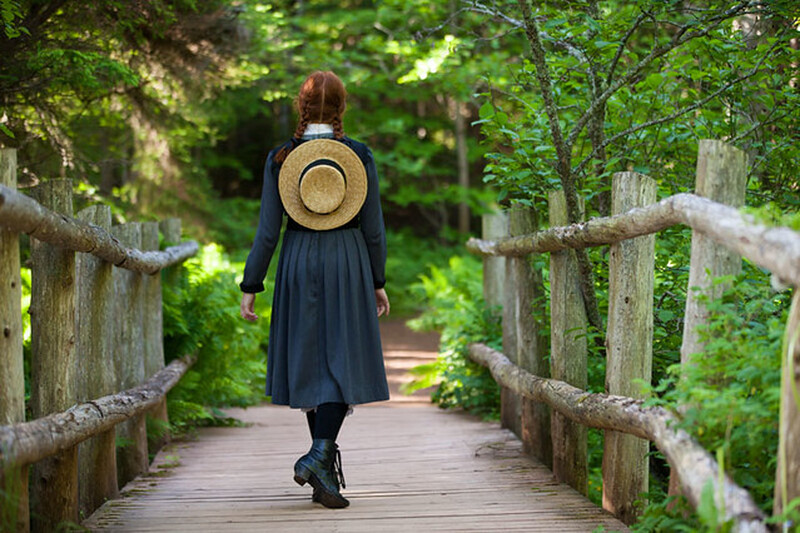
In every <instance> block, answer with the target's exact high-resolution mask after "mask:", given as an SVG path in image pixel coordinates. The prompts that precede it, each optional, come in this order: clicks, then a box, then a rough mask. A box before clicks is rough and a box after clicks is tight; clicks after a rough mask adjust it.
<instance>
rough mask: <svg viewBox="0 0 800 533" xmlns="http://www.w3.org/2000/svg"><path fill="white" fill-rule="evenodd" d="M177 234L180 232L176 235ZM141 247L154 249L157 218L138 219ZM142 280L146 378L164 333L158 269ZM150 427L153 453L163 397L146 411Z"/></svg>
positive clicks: (162, 433)
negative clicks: (155, 405) (140, 230)
mask: <svg viewBox="0 0 800 533" xmlns="http://www.w3.org/2000/svg"><path fill="white" fill-rule="evenodd" d="M179 238H180V236H179ZM142 250H158V222H143V223H142ZM143 282H144V342H145V346H144V351H145V353H144V373H145V377H146V379H150V377H152V376H153V375H155V374H156V373H157V372H158V371H159V370H161V369H162V368H164V333H163V320H162V304H161V272H158V273H157V274H154V275H152V276H145V277H144V279H143ZM147 416H148V417H149V418H151V419H152V421H153V425H154V426H155V427H153V428H152V429H153V431H152V434H151V435H150V438H149V439H148V450H149V452H150V453H151V454H153V455H154V454H155V453H156V452H157V451H158V450H159V449H161V447H162V446H163V445H164V444H166V442H167V440H168V439H167V436H168V435H167V426H168V424H169V418H168V416H167V399H166V398H164V399H163V400H162V401H161V403H159V404H158V406H157V407H156V408H155V409H153V411H151V412H150V413H149V414H148V415H147Z"/></svg>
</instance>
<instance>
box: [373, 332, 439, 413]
mask: <svg viewBox="0 0 800 533" xmlns="http://www.w3.org/2000/svg"><path fill="white" fill-rule="evenodd" d="M381 341H382V343H383V360H384V363H385V364H386V378H387V380H388V381H389V395H390V398H391V400H390V403H392V404H402V405H412V404H420V403H430V397H431V389H432V388H431V389H423V390H418V391H417V392H415V393H414V394H412V395H406V394H403V393H402V392H400V386H401V385H402V384H403V383H407V382H409V381H411V380H412V379H413V376H411V375H409V374H408V370H409V369H411V368H413V367H415V366H417V365H421V364H424V363H429V362H432V361H434V360H436V354H437V352H438V350H439V335H438V334H437V333H417V332H414V331H411V330H410V329H408V327H407V326H406V324H405V320H401V319H391V320H382V321H381Z"/></svg>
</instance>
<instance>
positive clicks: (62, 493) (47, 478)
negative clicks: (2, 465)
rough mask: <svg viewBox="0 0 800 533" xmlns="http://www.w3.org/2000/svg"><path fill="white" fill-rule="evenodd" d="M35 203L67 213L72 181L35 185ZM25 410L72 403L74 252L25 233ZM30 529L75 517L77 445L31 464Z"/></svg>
mask: <svg viewBox="0 0 800 533" xmlns="http://www.w3.org/2000/svg"><path fill="white" fill-rule="evenodd" d="M35 192H36V196H37V198H36V199H37V200H38V201H39V203H40V204H42V205H43V206H45V207H47V208H48V209H51V210H52V211H56V212H58V213H63V214H65V215H68V216H72V182H71V181H70V180H65V179H58V180H51V181H48V182H45V183H43V184H41V185H39V186H38V187H36V191H35ZM31 260H32V269H31V307H30V314H31V399H30V405H31V414H32V416H33V418H41V417H43V416H47V415H49V414H51V413H57V412H60V411H64V410H66V409H68V408H69V407H70V406H72V405H73V404H74V403H75V399H76V398H75V368H76V367H77V359H76V357H75V252H73V251H70V250H65V249H63V248H58V247H56V246H53V245H51V244H47V243H45V242H41V241H39V240H38V239H33V238H32V239H31ZM30 488H31V529H32V530H33V531H55V530H56V528H57V526H58V524H59V523H61V522H65V521H71V522H77V520H78V448H77V446H76V447H74V448H72V449H70V450H66V451H64V452H62V453H60V454H58V455H55V456H53V457H49V458H47V459H45V460H43V461H40V462H38V463H36V464H35V465H33V467H32V476H31V487H30Z"/></svg>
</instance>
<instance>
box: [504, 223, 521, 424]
mask: <svg viewBox="0 0 800 533" xmlns="http://www.w3.org/2000/svg"><path fill="white" fill-rule="evenodd" d="M506 214H507V216H508V222H509V225H508V233H506V236H510V235H511V212H510V211H507V212H506ZM517 261H519V260H518V259H517ZM516 271H517V269H516V268H515V265H514V259H513V258H511V257H506V258H505V274H504V276H503V292H502V295H503V353H504V354H506V356H507V357H508V359H509V360H510V361H511V362H512V363H514V364H515V365H518V364H519V360H518V359H517V353H518V348H517V317H518V314H517V311H518V309H517V305H516V303H517V302H516V300H517V291H518V290H519V287H518V285H517V276H516ZM500 425H501V426H502V427H504V428H507V429H510V430H511V431H513V432H514V434H515V435H517V436H518V437H519V438H520V439H521V438H522V401H521V398H520V396H519V394H517V393H516V392H514V391H512V390H511V389H510V388H508V387H502V386H501V387H500Z"/></svg>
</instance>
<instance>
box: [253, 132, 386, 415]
mask: <svg viewBox="0 0 800 533" xmlns="http://www.w3.org/2000/svg"><path fill="white" fill-rule="evenodd" d="M321 137H325V138H332V137H333V135H332V134H331V135H326V134H322V135H315V136H313V137H304V138H303V140H302V141H300V142H304V141H305V140H308V139H309V138H321ZM341 142H344V143H345V144H347V145H348V146H349V147H350V148H352V149H353V151H354V152H355V153H356V154H357V155H358V156H359V157H360V158H361V161H362V162H363V163H364V167H365V168H366V170H367V198H366V201H365V202H364V206H363V207H362V208H361V211H360V213H359V215H358V217H356V219H354V221H352V222H351V223H349V224H347V225H346V226H345V227H342V228H337V229H333V230H328V231H313V230H308V229H305V228H303V227H302V226H300V225H299V224H297V223H296V222H295V221H293V220H291V219H289V220H288V222H287V229H286V230H285V231H284V234H283V244H282V246H281V252H280V258H279V260H278V269H277V274H276V277H275V292H274V295H273V300H272V317H271V320H270V329H269V347H268V350H267V388H266V394H267V396H272V403H275V404H279V405H289V406H291V407H297V408H313V407H316V406H318V405H320V404H323V403H327V402H341V403H347V404H350V405H356V404H362V403H368V402H375V401H381V400H388V399H389V388H388V386H387V383H386V372H385V369H384V365H383V352H382V350H381V340H380V333H379V330H378V318H377V313H376V302H375V289H377V288H381V287H383V286H384V284H385V282H386V281H385V277H384V267H385V263H386V234H385V230H384V225H383V213H382V210H381V204H380V194H379V190H378V173H377V170H376V168H375V160H374V159H373V157H372V152H371V151H370V150H369V148H367V146H366V145H364V144H362V143H359V142H357V141H354V140H352V139H349V138H347V137H345V138H344V139H342V140H341ZM279 149H280V147H278V148H275V149H274V150H272V151H271V152H270V153H269V155H268V156H267V164H266V166H265V168H264V185H263V190H262V193H261V213H260V216H259V221H258V231H257V232H256V238H255V241H254V242H253V247H252V249H251V250H250V254H249V255H248V257H247V262H246V264H245V269H244V279H243V280H242V282H241V284H240V288H241V290H242V291H243V292H248V293H256V292H262V291H263V290H264V285H263V281H264V277H265V276H266V272H267V267H268V266H269V262H270V259H271V258H272V255H273V252H274V250H275V247H276V245H277V243H278V238H279V235H280V230H281V224H282V222H283V218H284V216H285V211H284V209H283V205H282V204H281V201H280V197H279V195H278V173H279V171H280V165H278V164H277V163H274V162H273V156H274V155H275V154H276V153H277V151H278V150H279Z"/></svg>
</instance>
